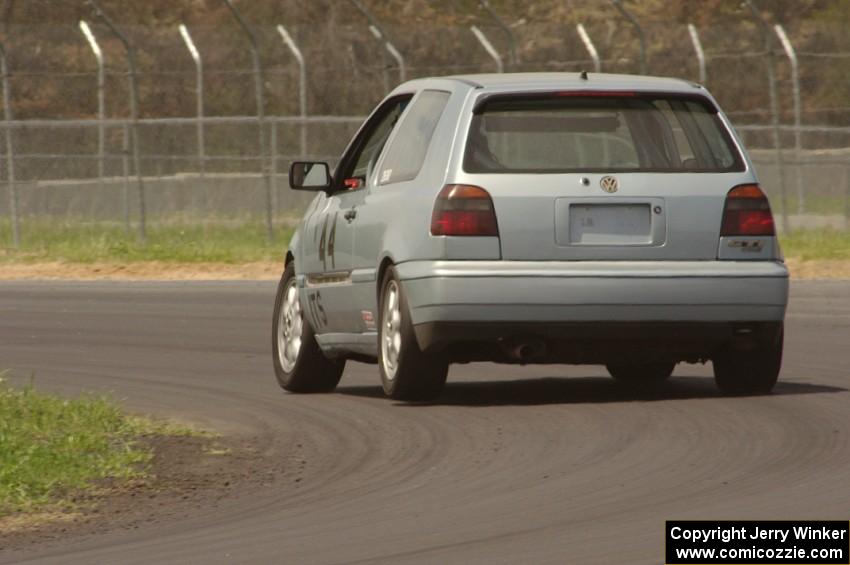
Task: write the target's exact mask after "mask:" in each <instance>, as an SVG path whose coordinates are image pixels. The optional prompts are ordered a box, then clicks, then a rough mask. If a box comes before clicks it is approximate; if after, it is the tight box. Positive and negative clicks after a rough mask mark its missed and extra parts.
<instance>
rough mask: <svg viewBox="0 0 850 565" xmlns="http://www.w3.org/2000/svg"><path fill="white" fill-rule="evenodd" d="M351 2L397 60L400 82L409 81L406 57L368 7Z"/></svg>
mask: <svg viewBox="0 0 850 565" xmlns="http://www.w3.org/2000/svg"><path fill="white" fill-rule="evenodd" d="M350 2H351V3H352V4H353V5H354V7H355V8H357V11H359V12H360V13H361V14H363V15H364V16H365V17H366V19H367V20H368V21H369V33H371V34H372V36H373V37H374V38H375V39H377V40H378V41H379V42H380V43H381V44H382V45H383V46H384V49H386V50H387V53H389V54H390V56H391V57H392V58H393V59H395V62H396V64H397V65H398V77H399V82H404V81H405V80H406V79H407V69H406V67H405V64H404V57H402V56H401V53H400V52H399V50H398V49H396V48H395V45H393V44H392V43H391V42H390V40H389V39H387V34H386V32H384V30H383V29H382V28H381V26H380V24H379V23H378V20H376V19H375V17H374V16H373V15H372V13H371V12H369V10H367V9H366V7H365V6H364V5H363V4H362V3H360V1H359V0H350ZM384 82H385V83H387V82H388V81H387V79H386V68H385V72H384ZM385 87H386V90H389V84H385Z"/></svg>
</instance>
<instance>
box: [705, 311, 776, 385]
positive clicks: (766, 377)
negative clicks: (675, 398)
mask: <svg viewBox="0 0 850 565" xmlns="http://www.w3.org/2000/svg"><path fill="white" fill-rule="evenodd" d="M784 341H785V330H784V327H783V324H781V323H780V324H777V325H774V326H769V327H766V328H762V329H761V331H760V332H759V333H758V335H757V336H756V343H755V346H754V347H753V348H751V349H749V350H739V349H736V348H735V347H734V346H733V345H732V344H728V345H726V346H725V347H723V349H721V350H720V351H719V352H718V353H717V354H716V355H715V356H714V358H713V359H712V364H713V365H714V382H715V383H716V384H717V388H719V389H720V390H721V391H722V392H723V393H725V394H733V395H734V394H766V393H768V392H770V391H771V390H773V387H774V386H775V385H776V381H777V379H778V378H779V369H780V368H781V367H782V348H783V344H784Z"/></svg>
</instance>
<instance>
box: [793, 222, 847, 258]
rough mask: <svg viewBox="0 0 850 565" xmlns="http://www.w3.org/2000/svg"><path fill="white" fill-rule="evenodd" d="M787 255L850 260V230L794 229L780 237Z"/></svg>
mask: <svg viewBox="0 0 850 565" xmlns="http://www.w3.org/2000/svg"><path fill="white" fill-rule="evenodd" d="M779 240H780V244H781V245H782V251H783V252H784V253H785V256H786V257H794V258H798V259H802V260H804V261H812V260H818V259H833V260H850V232H845V231H838V230H830V229H818V230H798V231H792V232H791V233H789V234H787V235H782V236H780V238H779Z"/></svg>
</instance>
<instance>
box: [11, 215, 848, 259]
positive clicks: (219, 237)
mask: <svg viewBox="0 0 850 565" xmlns="http://www.w3.org/2000/svg"><path fill="white" fill-rule="evenodd" d="M275 229H276V232H275V241H274V242H273V243H271V244H270V243H269V242H268V240H267V239H266V231H265V226H264V225H263V224H262V222H257V221H241V222H240V221H232V222H225V221H217V222H210V223H208V224H207V225H206V226H204V225H202V224H201V223H199V222H194V223H192V222H190V221H185V222H179V221H175V222H169V223H161V224H152V225H151V226H149V228H148V242H147V245H142V244H141V243H140V242H139V240H138V238H137V236H136V234H135V232H132V233H129V234H128V233H126V232H125V230H124V228H123V226H120V225H116V224H109V223H82V222H67V223H63V222H51V221H47V220H43V219H36V220H27V221H26V222H25V223H24V230H23V233H22V245H21V248H20V249H19V250H13V249H11V241H10V238H11V236H10V230H9V224H8V221H0V264H2V263H3V262H17V263H38V262H44V261H63V262H68V263H94V262H107V263H133V262H140V261H162V262H167V263H199V262H203V263H231V264H233V263H247V262H252V261H279V260H281V258H282V257H283V253H284V249H285V248H286V245H287V243H288V242H289V238H290V237H292V233H293V228H292V227H290V226H289V225H278V226H275ZM780 240H781V242H782V248H783V250H784V252H785V255H786V256H788V257H796V258H800V259H805V260H815V259H850V232H843V231H839V230H832V229H811V230H798V231H794V232H791V233H789V234H785V235H781V236H780Z"/></svg>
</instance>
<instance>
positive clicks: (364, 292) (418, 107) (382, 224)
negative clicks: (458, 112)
mask: <svg viewBox="0 0 850 565" xmlns="http://www.w3.org/2000/svg"><path fill="white" fill-rule="evenodd" d="M450 97H451V93H450V92H447V91H443V90H433V89H425V90H422V91H421V92H419V93H418V94H417V95H416V98H414V99H413V100H411V102H410V105H409V107H408V108H407V109H406V110H405V112H404V115H403V116H402V117H401V119H400V121H399V124H398V126H397V127H396V128H395V131H394V133H393V136H392V138H391V139H390V140H389V142H388V144H387V147H386V148H385V150H384V151H383V156H382V157H381V159H380V161H378V163H377V169H378V170H377V171H375V172H373V174H372V175H371V176H370V178H369V182H368V184H367V186H366V189H365V190H363V191H362V194H361V200H360V201H359V202H358V204H357V221H356V237H355V240H354V250H353V259H352V269H353V275H352V278H353V291H354V299H353V300H352V302H351V305H350V308H351V310H352V312H354V313H355V314H358V315H360V317H361V318H362V319H363V320H369V319H376V318H377V298H376V297H377V293H376V292H375V290H376V287H375V285H376V283H377V281H376V276H377V268H378V263H379V262H380V260H381V258H382V256H383V254H384V252H385V251H388V249H387V248H386V240H387V239H388V238H389V239H391V240H393V242H394V244H395V245H394V247H395V250H398V248H400V247H406V248H407V249H411V248H414V247H415V246H416V245H418V244H419V241H417V240H416V239H413V240H411V239H410V238H409V237H407V235H409V233H410V232H409V231H408V230H406V229H405V226H404V225H405V224H407V225H409V223H408V222H407V219H406V217H405V216H404V214H405V213H412V214H416V215H417V216H427V217H428V218H430V212H431V209H430V208H431V205H432V201H429V202H428V204H427V207H424V208H423V207H422V206H421V196H420V195H421V194H423V190H422V189H426V190H425V191H424V193H428V194H429V195H430V194H432V192H433V191H428V190H427V188H428V187H434V186H438V185H440V183H441V180H442V177H443V175H444V170H445V167H444V166H443V167H431V169H432V170H426V171H423V168H426V169H427V166H425V162H426V157H427V155H428V152H429V149H430V147H431V145H432V139H433V137H434V132H435V130H436V128H437V125H438V123H439V122H440V119H441V117H442V116H443V114H444V111H445V109H446V105H447V104H448V101H449V98H450ZM428 198H429V199H430V198H431V197H430V196H429V197H428ZM422 238H427V236H426V235H425V232H423V234H422ZM369 330H370V327H369V324H367V323H366V322H365V321H361V331H369Z"/></svg>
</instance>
